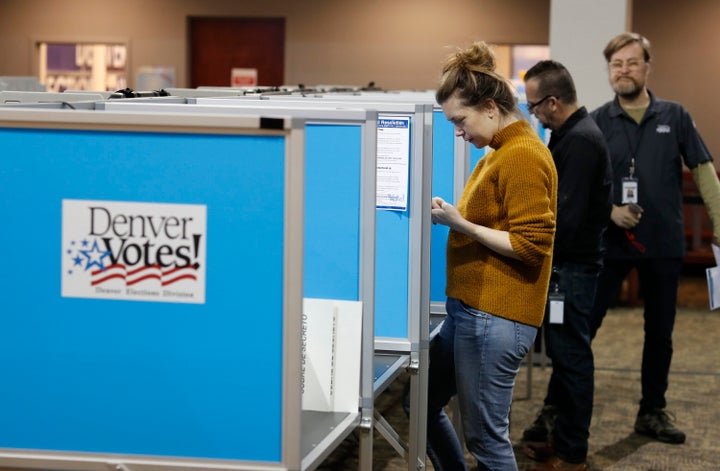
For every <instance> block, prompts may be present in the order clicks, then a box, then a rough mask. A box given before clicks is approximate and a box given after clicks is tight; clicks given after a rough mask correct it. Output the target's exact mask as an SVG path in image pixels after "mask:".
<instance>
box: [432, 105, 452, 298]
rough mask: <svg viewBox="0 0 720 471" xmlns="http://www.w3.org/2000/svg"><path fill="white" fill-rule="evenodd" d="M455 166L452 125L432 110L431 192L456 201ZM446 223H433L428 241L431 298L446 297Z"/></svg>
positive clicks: (439, 113)
mask: <svg viewBox="0 0 720 471" xmlns="http://www.w3.org/2000/svg"><path fill="white" fill-rule="evenodd" d="M454 168H455V127H454V126H453V124H452V123H451V122H450V121H448V120H447V119H445V116H444V115H443V113H442V111H434V112H433V168H432V195H433V196H440V197H441V198H443V199H444V200H445V201H448V202H450V203H452V204H455V201H454V195H453V180H454V178H455V174H454ZM447 237H448V227H447V226H443V225H442V224H434V225H433V226H432V237H431V245H430V251H431V253H430V301H433V302H444V301H445V298H446V296H445V280H446V278H445V262H446V258H445V246H446V245H447Z"/></svg>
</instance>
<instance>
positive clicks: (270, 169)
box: [0, 129, 286, 462]
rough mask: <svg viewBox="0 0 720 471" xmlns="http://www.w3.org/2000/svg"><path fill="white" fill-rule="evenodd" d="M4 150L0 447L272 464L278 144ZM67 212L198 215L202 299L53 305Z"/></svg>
mask: <svg viewBox="0 0 720 471" xmlns="http://www.w3.org/2000/svg"><path fill="white" fill-rule="evenodd" d="M0 142H2V143H3V153H2V165H1V166H0V201H2V209H3V211H2V213H3V218H4V222H3V225H2V230H0V247H3V251H4V253H5V256H4V262H5V263H4V266H5V270H3V274H2V275H1V276H2V286H3V291H4V292H5V293H6V295H5V297H4V300H3V303H4V304H3V312H2V315H1V316H0V332H2V337H3V341H2V342H0V357H1V358H2V359H3V360H2V362H0V381H1V382H2V386H1V387H0V424H2V426H0V448H14V449H36V450H57V451H70V452H98V453H119V454H140V455H158V456H174V457H192V458H218V459H240V460H258V461H267V462H279V461H281V444H282V436H281V435H282V417H281V413H282V388H283V384H282V371H283V364H282V351H283V343H282V331H283V329H282V327H283V309H282V303H283V291H282V280H283V227H284V222H283V217H284V178H283V175H284V168H285V145H286V142H285V138H284V137H283V136H228V135H190V134H165V133H123V132H100V131H49V130H39V129H38V130H13V129H1V130H0ZM63 200H92V201H101V202H116V203H122V202H133V203H165V204H177V205H204V206H205V208H206V218H207V219H206V232H205V233H204V234H201V237H205V238H206V241H205V243H206V245H205V248H206V253H205V254H202V253H199V254H197V253H196V255H197V257H195V259H196V260H198V261H199V262H200V263H201V264H205V276H206V285H205V301H204V303H195V304H192V303H184V302H180V301H178V302H165V301H160V302H158V301H157V300H156V301H154V302H153V301H139V300H119V299H89V298H83V297H62V296H61V270H64V268H63V267H64V266H65V263H66V262H67V259H66V258H67V257H68V255H69V254H68V252H69V251H70V250H71V247H65V246H63V245H64V242H63V238H62V237H61V227H64V226H63V223H64V221H63V218H64V217H65V216H64V213H63ZM88 238H90V237H88ZM90 239H91V238H90ZM97 239H101V237H97V238H96V240H97ZM74 242H75V241H73V243H74ZM91 242H92V240H91ZM99 242H100V244H101V245H102V241H99ZM78 243H80V241H79V240H78ZM119 243H120V240H119V239H118V240H114V241H113V244H119ZM115 247H118V245H115ZM156 248H157V247H155V246H154V245H153V241H152V239H148V245H147V246H144V245H143V244H141V243H137V244H135V246H134V250H135V254H136V255H137V254H139V253H141V252H142V251H143V250H145V251H151V250H155V249H156ZM128 250H129V249H128ZM191 250H192V249H191ZM116 256H117V254H116ZM128 257H132V254H131V255H128ZM89 260H90V259H86V260H84V261H82V262H81V263H79V264H78V265H77V266H74V267H73V270H76V271H77V272H78V273H77V276H80V275H82V274H83V272H84V271H85V270H87V269H88V268H91V267H89V265H90V262H89ZM94 263H96V264H97V263H98V261H97V259H96V260H95V261H94ZM99 263H103V259H102V258H101V259H100V262H99ZM92 268H93V269H95V268H97V267H92ZM63 276H64V275H63ZM63 279H64V278H63ZM138 286H140V284H139V285H138Z"/></svg>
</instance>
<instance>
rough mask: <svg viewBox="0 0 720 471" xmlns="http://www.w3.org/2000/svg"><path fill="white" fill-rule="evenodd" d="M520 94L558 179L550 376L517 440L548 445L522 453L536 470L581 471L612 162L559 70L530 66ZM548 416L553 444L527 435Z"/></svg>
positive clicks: (553, 65)
mask: <svg viewBox="0 0 720 471" xmlns="http://www.w3.org/2000/svg"><path fill="white" fill-rule="evenodd" d="M525 93H526V96H527V102H528V110H529V111H530V113H532V114H534V115H535V116H536V117H537V118H538V120H539V121H540V123H542V125H543V126H544V127H546V128H549V129H551V130H552V134H551V136H550V142H549V145H548V147H549V148H550V151H551V152H552V155H553V160H554V161H555V166H556V168H557V172H558V208H557V229H556V232H555V245H554V249H553V275H552V279H551V281H550V293H549V295H548V300H549V304H548V305H549V308H548V310H547V311H546V314H545V322H544V324H543V331H544V334H545V343H546V346H547V354H548V356H549V357H550V359H551V360H552V366H553V370H552V375H551V377H550V384H549V385H548V391H547V396H546V398H545V407H544V408H543V412H542V413H541V414H540V415H539V418H538V420H537V421H536V423H535V424H533V425H532V426H531V427H530V428H529V429H528V430H526V432H525V433H524V434H523V435H524V437H525V438H526V439H528V440H532V439H538V438H539V439H540V440H542V441H548V442H550V443H551V445H550V446H548V445H545V444H543V445H537V446H533V445H531V444H529V445H528V448H527V451H528V454H529V455H530V456H531V457H533V458H535V459H538V460H540V461H545V463H544V464H543V466H542V467H540V468H535V469H536V470H545V469H548V470H550V469H554V470H584V469H587V465H586V459H587V452H588V436H589V429H590V419H591V418H592V405H593V387H594V386H593V385H594V383H593V374H594V365H593V354H592V349H591V347H590V339H591V337H590V325H589V318H590V310H591V308H592V306H593V298H594V296H595V288H596V283H597V278H598V271H599V270H600V265H601V253H600V249H601V240H602V234H603V231H604V230H605V228H606V227H607V224H608V222H609V220H610V209H611V207H612V200H611V184H612V183H611V182H612V175H611V169H610V157H609V155H608V149H607V146H606V144H605V139H604V137H603V135H602V132H601V131H600V129H598V127H597V125H596V124H595V122H594V121H593V120H592V118H590V117H589V115H588V112H587V110H586V109H585V107H580V106H579V105H578V103H577V94H576V92H575V84H574V83H573V79H572V77H571V76H570V73H569V72H568V71H567V69H566V68H565V67H564V66H563V65H562V64H560V63H558V62H555V61H549V60H548V61H541V62H538V63H537V64H535V65H534V66H533V67H532V68H530V70H528V71H527V73H526V74H525ZM547 415H550V416H551V417H550V421H551V422H553V423H554V427H553V430H552V434H551V436H548V431H547V430H544V433H541V434H540V435H538V434H535V435H533V431H536V430H535V429H537V428H538V425H544V423H545V420H546V419H547V417H546V416H547ZM553 455H554V456H553Z"/></svg>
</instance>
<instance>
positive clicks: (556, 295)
mask: <svg viewBox="0 0 720 471" xmlns="http://www.w3.org/2000/svg"><path fill="white" fill-rule="evenodd" d="M547 302H548V315H549V316H550V317H549V318H548V322H549V323H550V324H562V323H563V321H564V318H565V295H564V294H563V293H561V292H560V283H558V282H557V281H555V282H554V283H553V291H551V292H550V293H548V301H547Z"/></svg>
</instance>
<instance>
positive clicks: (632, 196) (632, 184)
mask: <svg viewBox="0 0 720 471" xmlns="http://www.w3.org/2000/svg"><path fill="white" fill-rule="evenodd" d="M637 202H638V181H637V178H632V177H627V178H623V180H622V203H623V204H628V203H637Z"/></svg>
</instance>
